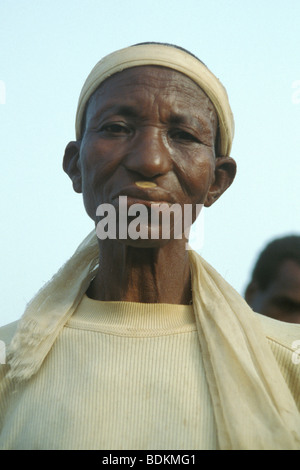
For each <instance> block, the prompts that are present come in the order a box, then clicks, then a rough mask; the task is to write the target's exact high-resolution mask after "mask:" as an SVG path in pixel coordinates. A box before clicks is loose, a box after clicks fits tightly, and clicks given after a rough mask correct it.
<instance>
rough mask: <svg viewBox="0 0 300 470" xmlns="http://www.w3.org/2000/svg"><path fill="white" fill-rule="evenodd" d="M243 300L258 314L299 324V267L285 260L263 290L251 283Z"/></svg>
mask: <svg viewBox="0 0 300 470" xmlns="http://www.w3.org/2000/svg"><path fill="white" fill-rule="evenodd" d="M245 299H246V301H247V302H248V304H249V305H251V307H252V308H253V310H255V311H256V312H258V313H261V314H263V315H266V316H267V317H271V318H275V319H276V320H281V321H285V322H288V323H300V266H299V264H298V263H296V262H295V261H293V260H285V261H284V262H283V263H282V265H281V266H280V268H279V270H278V272H277V274H276V276H275V279H274V280H273V281H272V282H270V284H269V285H268V287H267V288H266V289H265V290H261V289H260V288H259V286H258V285H257V283H256V282H252V283H251V284H250V285H249V286H248V288H247V290H246V293H245Z"/></svg>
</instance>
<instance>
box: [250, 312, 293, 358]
mask: <svg viewBox="0 0 300 470" xmlns="http://www.w3.org/2000/svg"><path fill="white" fill-rule="evenodd" d="M256 316H257V318H258V320H259V322H260V324H261V327H262V329H263V331H264V333H265V335H266V337H267V339H268V340H269V341H274V342H276V343H278V345H281V346H282V347H285V348H288V349H291V350H292V349H293V343H294V342H295V341H300V324H297V323H287V322H282V321H279V320H275V319H274V318H270V317H266V316H265V315H261V314H259V313H256Z"/></svg>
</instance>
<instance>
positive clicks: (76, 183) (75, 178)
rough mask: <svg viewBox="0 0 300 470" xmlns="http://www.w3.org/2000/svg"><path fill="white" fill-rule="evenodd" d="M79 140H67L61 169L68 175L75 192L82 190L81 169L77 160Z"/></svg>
mask: <svg viewBox="0 0 300 470" xmlns="http://www.w3.org/2000/svg"><path fill="white" fill-rule="evenodd" d="M80 144H81V141H79V140H76V141H73V142H69V143H68V145H67V146H66V149H65V154H64V159H63V169H64V171H65V172H66V173H67V175H69V177H70V178H71V180H72V183H73V189H74V191H76V193H81V192H82V184H81V170H80V162H79V151H80Z"/></svg>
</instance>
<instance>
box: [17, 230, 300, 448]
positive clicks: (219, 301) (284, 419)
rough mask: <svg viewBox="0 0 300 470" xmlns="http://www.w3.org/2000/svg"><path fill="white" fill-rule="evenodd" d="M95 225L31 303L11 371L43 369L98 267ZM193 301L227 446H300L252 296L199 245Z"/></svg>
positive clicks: (25, 374)
mask: <svg viewBox="0 0 300 470" xmlns="http://www.w3.org/2000/svg"><path fill="white" fill-rule="evenodd" d="M98 258H99V249H98V243H97V237H96V235H95V231H94V230H93V231H92V232H91V233H90V234H89V235H88V237H87V238H86V239H85V240H84V241H83V242H82V243H81V245H80V246H79V247H78V249H77V250H76V251H75V253H74V255H73V256H72V257H71V258H70V259H69V260H68V261H67V262H66V263H65V265H64V266H63V267H62V268H61V269H60V270H59V271H58V272H57V274H56V275H55V276H54V277H53V278H52V279H51V280H50V281H49V282H48V283H47V284H46V285H45V286H44V287H43V288H42V289H41V290H40V291H39V292H38V293H37V295H36V296H35V297H34V298H33V299H32V301H31V302H30V303H29V304H28V306H27V308H26V310H25V313H24V314H23V316H22V318H21V319H20V321H19V324H18V329H17V332H16V334H15V336H14V337H13V339H12V342H11V344H10V346H9V348H8V364H9V372H8V378H9V379H13V380H16V381H26V380H28V379H30V377H32V376H33V375H34V374H36V373H38V371H39V368H40V367H41V365H42V363H43V361H44V359H45V357H46V356H47V354H48V353H49V352H50V350H51V347H52V345H53V344H54V342H55V340H56V338H57V337H58V335H59V334H60V332H61V331H62V329H63V327H64V325H65V324H66V323H67V321H68V320H69V318H70V317H71V316H72V314H73V312H74V311H75V309H76V307H77V306H78V304H79V302H80V300H81V298H82V296H83V295H84V293H85V292H86V290H87V287H88V285H89V284H90V282H91V280H92V279H93V277H94V276H95V272H96V270H97V267H98ZM189 261H190V268H191V276H192V292H193V308H194V313H195V317H196V323H197V330H198V334H199V342H200V347H201V351H202V355H203V361H204V366H205V371H206V376H207V380H208V385H209V390H210V394H211V397H212V403H213V408H214V414H215V419H216V425H217V432H218V440H219V447H220V449H223V450H225V449H227V450H247V449H257V450H258V449H261V450H263V449H265V450H279V449H285V450H296V449H300V415H299V412H298V410H297V407H296V404H295V401H294V399H293V397H292V396H291V393H290V391H289V389H288V387H287V385H286V382H285V380H284V378H283V376H282V375H281V372H280V370H279V368H278V365H277V362H276V360H275V358H274V356H273V353H272V351H271V349H270V347H269V345H268V343H267V340H266V337H265V335H264V333H263V332H262V329H261V326H260V324H259V321H258V319H257V316H256V314H255V313H254V312H253V311H252V310H251V309H250V308H249V307H248V305H247V304H246V302H245V301H244V299H243V298H242V297H241V296H240V295H239V294H238V293H237V292H236V291H235V290H234V289H233V288H232V287H231V286H230V285H229V284H228V283H227V282H226V281H225V280H224V279H223V278H222V277H221V276H220V275H219V274H218V273H217V272H216V271H215V270H214V269H213V268H212V267H211V266H210V265H209V264H208V263H207V262H206V261H205V260H204V259H203V258H202V257H201V256H200V255H198V254H197V253H196V252H194V251H192V250H190V251H189Z"/></svg>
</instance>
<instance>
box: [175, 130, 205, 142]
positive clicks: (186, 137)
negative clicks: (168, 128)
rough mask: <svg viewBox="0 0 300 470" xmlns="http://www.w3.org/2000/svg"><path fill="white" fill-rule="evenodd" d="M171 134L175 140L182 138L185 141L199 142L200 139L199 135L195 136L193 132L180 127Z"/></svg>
mask: <svg viewBox="0 0 300 470" xmlns="http://www.w3.org/2000/svg"><path fill="white" fill-rule="evenodd" d="M170 134H171V137H172V139H175V140H181V141H185V142H199V139H197V137H195V136H194V135H193V134H191V133H190V132H187V131H183V130H180V129H178V130H174V131H172V132H171V133H170Z"/></svg>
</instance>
